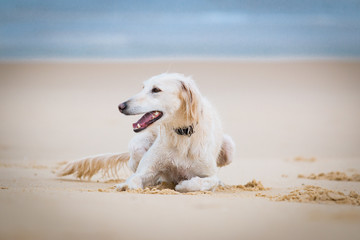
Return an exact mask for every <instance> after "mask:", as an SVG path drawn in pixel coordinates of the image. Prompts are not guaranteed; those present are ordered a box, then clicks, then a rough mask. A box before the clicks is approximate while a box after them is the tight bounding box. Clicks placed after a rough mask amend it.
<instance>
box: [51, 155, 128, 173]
mask: <svg viewBox="0 0 360 240" xmlns="http://www.w3.org/2000/svg"><path fill="white" fill-rule="evenodd" d="M129 159H130V155H129V153H119V154H112V153H108V154H101V155H96V156H91V157H86V158H83V159H79V160H75V161H71V162H69V163H67V164H66V165H65V167H64V168H63V169H62V170H61V171H60V172H58V174H57V175H58V176H66V175H71V174H74V175H76V177H77V178H80V179H82V178H87V179H90V178H91V177H92V176H94V175H95V174H97V173H101V174H102V176H103V177H117V178H118V177H119V176H118V172H119V171H120V170H121V169H122V168H123V167H125V166H126V164H127V162H128V161H129Z"/></svg>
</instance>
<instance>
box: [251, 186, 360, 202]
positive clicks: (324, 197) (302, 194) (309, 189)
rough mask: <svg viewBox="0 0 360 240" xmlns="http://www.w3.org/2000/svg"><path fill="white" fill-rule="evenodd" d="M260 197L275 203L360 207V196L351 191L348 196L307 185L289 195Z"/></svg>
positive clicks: (262, 195) (263, 195)
mask: <svg viewBox="0 0 360 240" xmlns="http://www.w3.org/2000/svg"><path fill="white" fill-rule="evenodd" d="M256 196H259V197H265V198H269V199H272V200H275V201H288V202H304V203H337V204H350V205H357V206H360V195H359V194H357V193H356V192H354V191H351V192H350V193H349V194H348V195H346V194H344V193H343V192H338V191H332V190H329V189H326V188H322V187H318V186H312V185H307V186H305V187H302V188H300V189H295V190H293V191H291V192H290V193H289V194H285V195H275V196H270V195H266V194H260V193H258V194H256Z"/></svg>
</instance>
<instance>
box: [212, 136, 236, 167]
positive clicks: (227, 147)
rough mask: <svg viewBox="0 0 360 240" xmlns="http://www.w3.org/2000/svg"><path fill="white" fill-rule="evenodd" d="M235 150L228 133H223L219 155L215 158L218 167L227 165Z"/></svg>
mask: <svg viewBox="0 0 360 240" xmlns="http://www.w3.org/2000/svg"><path fill="white" fill-rule="evenodd" d="M234 152H235V143H234V141H233V140H232V138H231V137H230V136H229V135H224V137H223V142H222V144H221V150H220V153H219V156H218V158H217V160H216V164H217V166H218V167H224V166H226V165H229V164H230V163H231V162H232V160H233V158H234Z"/></svg>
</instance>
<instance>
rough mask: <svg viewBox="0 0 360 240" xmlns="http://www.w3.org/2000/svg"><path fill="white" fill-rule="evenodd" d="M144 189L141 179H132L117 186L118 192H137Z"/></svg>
mask: <svg viewBox="0 0 360 240" xmlns="http://www.w3.org/2000/svg"><path fill="white" fill-rule="evenodd" d="M139 188H143V186H142V181H141V178H136V177H131V178H129V179H128V180H127V181H126V182H124V183H120V184H118V185H116V190H117V191H120V192H121V191H126V190H128V189H130V190H135V189H139Z"/></svg>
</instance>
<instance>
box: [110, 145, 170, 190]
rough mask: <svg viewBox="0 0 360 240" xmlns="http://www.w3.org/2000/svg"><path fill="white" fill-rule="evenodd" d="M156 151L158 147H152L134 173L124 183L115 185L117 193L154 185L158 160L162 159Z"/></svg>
mask: <svg viewBox="0 0 360 240" xmlns="http://www.w3.org/2000/svg"><path fill="white" fill-rule="evenodd" d="M154 145H156V143H154ZM157 149H158V147H156V146H153V147H151V148H150V149H149V150H148V151H147V152H146V153H145V154H144V156H143V158H142V159H141V161H140V163H139V166H138V167H137V169H136V172H135V173H134V174H133V175H131V176H130V177H129V178H128V179H127V180H126V182H124V183H120V184H118V185H116V189H117V190H118V191H124V190H127V189H138V188H144V187H147V186H150V185H155V183H156V180H157V177H158V174H159V159H162V157H161V154H163V153H161V152H159V151H158V150H157Z"/></svg>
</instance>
